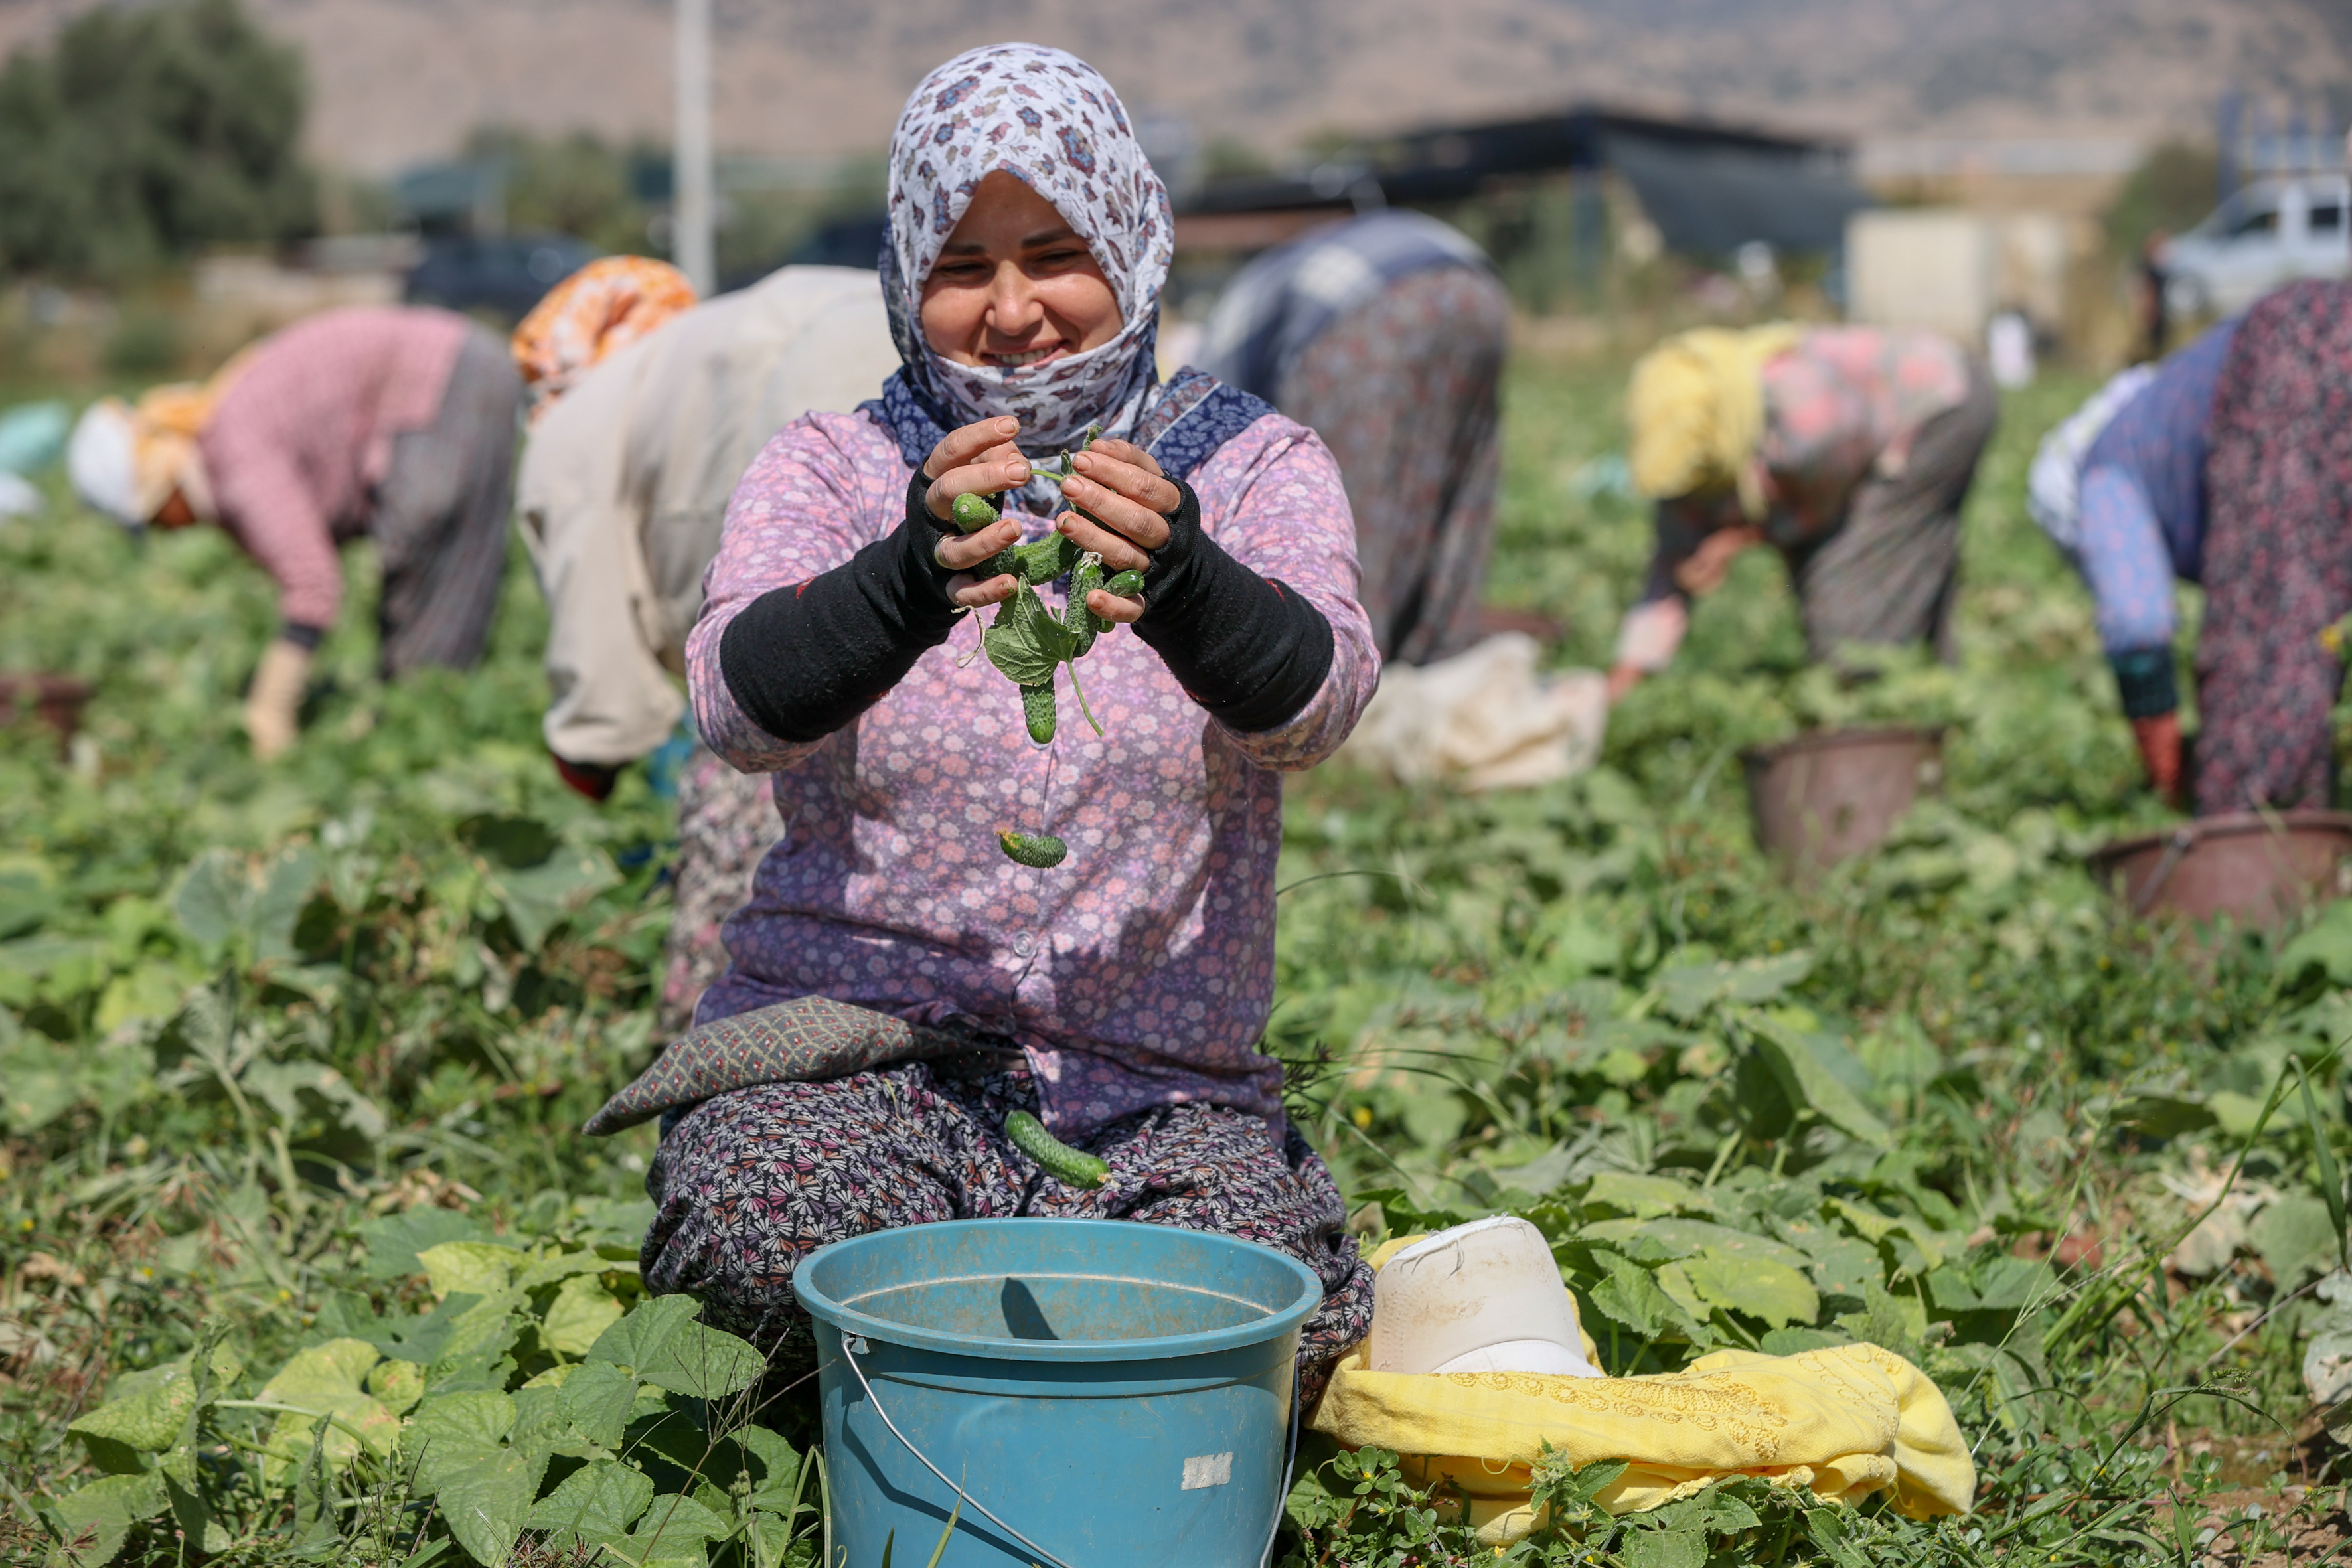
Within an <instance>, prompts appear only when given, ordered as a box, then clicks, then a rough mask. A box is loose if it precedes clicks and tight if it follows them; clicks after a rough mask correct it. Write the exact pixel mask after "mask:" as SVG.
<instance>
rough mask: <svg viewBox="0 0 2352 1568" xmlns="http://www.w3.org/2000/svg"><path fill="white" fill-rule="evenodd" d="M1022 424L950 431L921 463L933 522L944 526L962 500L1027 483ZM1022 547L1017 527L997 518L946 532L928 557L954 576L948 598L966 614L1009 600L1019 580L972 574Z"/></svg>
mask: <svg viewBox="0 0 2352 1568" xmlns="http://www.w3.org/2000/svg"><path fill="white" fill-rule="evenodd" d="M1020 434H1021V422H1020V421H1019V420H1017V419H1013V418H1011V417H1009V416H1008V417H1003V418H997V419H983V420H982V421H980V422H979V423H978V424H976V425H966V426H963V427H962V428H961V429H959V430H950V431H949V432H948V433H947V434H946V435H945V436H943V437H940V444H939V445H938V446H936V447H932V448H931V455H930V456H929V458H925V459H924V461H923V477H924V478H925V479H929V480H930V481H931V484H930V489H928V490H926V491H925V492H924V494H923V505H924V507H925V508H926V509H927V510H929V512H930V514H931V516H932V517H934V518H936V519H937V520H938V521H941V522H948V521H950V518H951V516H952V509H953V508H954V506H955V500H956V497H958V496H962V495H982V496H989V495H994V494H996V493H997V492H998V491H1000V490H1011V489H1020V488H1021V487H1022V486H1023V485H1025V484H1027V483H1028V482H1029V459H1028V458H1024V457H1023V456H1022V455H1021V448H1020V447H1017V446H1015V445H1014V444H1013V438H1014V437H1017V436H1019V435H1020ZM1020 542H1021V524H1020V522H1019V521H1017V520H1016V519H1014V518H1013V517H1010V516H1007V517H1001V518H998V519H997V520H996V521H994V522H992V523H990V524H989V525H988V526H987V527H986V528H983V529H982V530H981V531H979V532H977V533H952V532H951V533H950V534H948V535H947V536H946V537H945V538H943V539H941V540H940V542H939V547H938V549H937V550H936V551H934V552H933V555H932V558H933V559H934V560H936V561H937V562H939V563H940V565H942V566H944V567H946V568H947V569H948V570H949V571H950V572H953V573H954V574H955V575H954V576H952V577H950V578H949V579H948V596H949V597H950V599H952V600H954V601H955V602H956V603H957V604H958V605H961V606H962V607H963V608H965V609H969V610H976V609H980V608H982V606H984V605H1001V604H1003V602H1004V601H1005V600H1007V599H1009V598H1011V597H1013V590H1014V589H1015V588H1016V587H1017V586H1018V585H1019V581H1020V580H1019V579H1018V578H1016V577H1014V576H1013V574H1011V573H1009V572H1006V573H999V574H997V575H995V576H993V577H990V578H986V579H982V580H975V579H974V578H973V576H972V574H971V569H972V568H973V567H975V566H978V565H979V564H980V563H982V562H983V561H986V560H987V559H988V558H989V557H990V556H992V555H994V554H995V553H996V552H998V551H1000V550H1003V549H1005V548H1006V547H1008V546H1010V545H1014V544H1018V543H1020Z"/></svg>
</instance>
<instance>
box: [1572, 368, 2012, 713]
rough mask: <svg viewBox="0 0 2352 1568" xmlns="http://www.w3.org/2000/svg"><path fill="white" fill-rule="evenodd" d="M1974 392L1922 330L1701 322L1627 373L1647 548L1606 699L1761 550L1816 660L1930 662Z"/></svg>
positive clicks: (1937, 638) (1941, 613)
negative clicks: (1863, 648)
mask: <svg viewBox="0 0 2352 1568" xmlns="http://www.w3.org/2000/svg"><path fill="white" fill-rule="evenodd" d="M1997 412H1998V409H1997V405H1996V401H1995V397H1994V394H1993V389H1992V383H1991V380H1990V378H1989V377H1988V376H1987V375H1986V374H1985V372H1984V369H1983V367H1982V366H1981V365H1979V364H1978V363H1976V361H1975V360H1973V359H1972V358H1970V357H1969V355H1968V354H1967V353H1963V352H1962V351H1961V350H1960V349H1959V348H1958V347H1957V346H1955V345H1954V344H1952V343H1951V342H1948V341H1947V340H1946V339H1943V338H1940V337H1937V336H1936V335H1935V334H1933V333H1931V332H1919V331H1893V330H1889V329H1883V328H1875V327H1800V326H1794V325H1788V324H1781V325H1775V326H1766V327H1754V328H1749V329H1748V330H1746V331H1729V330H1725V329H1721V328H1712V327H1710V328H1702V329H1699V330H1697V331H1687V332H1683V333H1681V334H1679V335H1677V336H1675V337H1673V338H1669V339H1667V340H1666V342H1664V343H1662V344H1660V345H1659V346H1658V347H1657V348H1655V349H1653V350H1652V351H1651V352H1650V353H1648V354H1646V355H1644V356H1643V359H1642V361H1641V363H1639V364H1637V365H1635V366H1634V368H1633V387H1632V391H1631V395H1630V397H1629V400H1628V406H1627V410H1626V413H1627V418H1628V420H1629V422H1630V424H1631V425H1632V427H1633V429H1632V447H1631V451H1630V453H1629V462H1630V465H1631V467H1632V468H1633V484H1634V487H1635V488H1636V489H1639V490H1640V491H1641V492H1642V493H1643V494H1644V495H1647V496H1651V497H1654V498H1655V500H1656V501H1657V549H1656V552H1655V554H1654V556H1653V558H1652V561H1651V563H1650V571H1649V577H1648V580H1647V581H1646V582H1645V583H1644V584H1643V589H1642V596H1641V599H1640V601H1639V602H1638V603H1637V604H1636V605H1634V607H1633V609H1632V610H1630V611H1628V612H1627V613H1626V616H1625V619H1624V621H1623V623H1622V626H1621V627H1620V630H1619V634H1618V645H1617V656H1616V660H1615V663H1614V666H1613V668H1612V669H1611V671H1610V676H1609V688H1610V696H1611V699H1612V700H1617V699H1621V698H1622V697H1623V696H1624V695H1625V694H1626V693H1627V692H1628V691H1631V690H1632V689H1633V687H1634V686H1635V685H1637V684H1639V682H1640V681H1641V680H1642V679H1643V677H1644V676H1646V675H1650V674H1654V673H1656V672H1657V671H1659V670H1662V669H1664V668H1666V666H1667V664H1668V663H1669V662H1671V660H1672V659H1673V658H1674V655H1675V649H1676V648H1677V647H1680V646H1681V643H1682V639H1683V635H1684V633H1685V631H1686V630H1687V629H1688V627H1689V624H1690V602H1691V600H1693V599H1694V598H1697V597H1702V596H1704V595H1707V594H1710V593H1713V592H1714V591H1715V590H1716V588H1717V587H1719V586H1720V585H1721V584H1722V583H1723V580H1724V577H1725V574H1727V572H1728V571H1729V570H1730V566H1731V563H1732V561H1733V560H1734V558H1736V557H1737V556H1738V553H1739V552H1741V551H1742V550H1745V549H1747V548H1748V546H1750V545H1753V544H1770V545H1772V546H1773V547H1774V548H1775V549H1777V550H1779V551H1780V555H1781V558H1782V559H1783V560H1784V561H1785V562H1786V563H1788V567H1789V572H1790V578H1791V580H1792V583H1793V585H1794V587H1795V590H1796V595H1797V599H1798V603H1799V606H1800V609H1801V613H1802V615H1803V616H1804V622H1805V638H1806V641H1807V643H1808V644H1809V645H1810V647H1811V651H1812V655H1813V657H1814V658H1817V659H1827V658H1832V657H1833V656H1834V655H1835V653H1836V650H1837V649H1838V647H1840V646H1841V645H1843V644H1846V643H1862V644H1903V643H1916V642H1926V641H1932V642H1934V643H1935V644H1936V645H1937V647H1938V650H1939V651H1941V652H1943V653H1944V654H1946V656H1947V657H1948V655H1949V652H1950V649H1949V646H1948V640H1949V636H1950V629H1951V614H1952V605H1953V601H1954V598H1955V597H1956V593H1957V589H1958V580H1959V546H1960V505H1961V502H1962V501H1963V500H1966V499H1967V496H1968V491H1969V483H1970V481H1971V480H1973V479H1974V478H1975V476H1976V466H1977V459H1978V458H1979V456H1980V455H1981V454H1982V453H1983V451H1984V448H1985V444H1986V442H1988V441H1989V440H1990V439H1991V437H1992V428H1993V422H1994V418H1995V416H1996V414H1997Z"/></svg>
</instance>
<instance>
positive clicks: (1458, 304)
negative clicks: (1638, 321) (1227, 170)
mask: <svg viewBox="0 0 2352 1568" xmlns="http://www.w3.org/2000/svg"><path fill="white" fill-rule="evenodd" d="M1510 321H1511V302H1510V299H1509V296H1507V294H1505V293H1504V291H1503V286H1502V283H1501V282H1500V281H1499V280H1498V279H1496V277H1495V269H1494V268H1493V267H1492V265H1490V264H1489V263H1488V261H1487V260H1486V254H1485V253H1484V252H1483V251H1481V250H1480V249H1479V248H1478V247H1477V246H1475V244H1473V243H1471V240H1470V238H1469V237H1468V236H1466V235H1465V234H1463V233H1462V232H1461V231H1460V230H1458V229H1455V228H1453V227H1451V226H1447V225H1445V224H1442V223H1440V222H1438V221H1437V220H1436V219H1435V218H1433V217H1424V216H1422V215H1421V214H1419V213H1414V212H1404V211H1401V210H1393V209H1391V210H1386V211H1381V212H1376V213H1369V214H1366V215H1365V216H1361V217H1355V218H1349V219H1347V220H1345V221H1343V222H1340V223H1336V224H1332V225H1330V226H1328V227H1324V228H1319V229H1317V230H1315V231H1314V232H1312V233H1310V234H1308V235H1307V236H1305V237H1302V238H1300V239H1297V240H1295V241H1293V242H1292V243H1290V244H1288V245H1286V246H1281V247H1277V248H1276V249H1273V250H1269V251H1267V252H1266V253H1265V255H1263V256H1260V257H1259V258H1256V259H1255V260H1254V261H1252V262H1251V263H1250V264H1249V265H1248V266H1247V267H1244V268H1242V270H1241V271H1240V272H1239V273H1238V274H1237V275H1235V277H1234V280H1233V282H1232V283H1230V284H1228V285H1227V286H1226V288H1225V291H1224V293H1223V296H1222V297H1220V299H1219V300H1218V301H1217V309H1216V311H1215V313H1214V314H1213V315H1212V316H1211V317H1210V318H1209V324H1208V331H1207V340H1206V343H1205V345H1204V349H1203V353H1202V361H1201V368H1202V369H1203V370H1205V371H1207V372H1208V373H1209V374H1212V375H1213V376H1215V377H1217V379H1219V380H1220V381H1223V382H1224V383H1226V384H1229V385H1233V386H1238V387H1240V388H1241V389H1242V390H1243V391H1244V392H1247V393H1252V394H1255V395H1257V396H1259V397H1263V398H1265V400H1266V401H1267V402H1268V403H1271V404H1273V405H1275V406H1276V408H1279V409H1281V410H1282V411H1283V412H1284V413H1285V414H1287V415H1288V416H1291V417H1292V418H1293V419H1296V420H1297V421H1298V422H1299V423H1300V424H1301V425H1304V426H1307V428H1308V429H1310V430H1313V431H1314V432H1315V433H1316V434H1317V435H1318V436H1320V437H1323V443H1324V445H1325V446H1327V447H1330V448H1331V456H1332V457H1333V458H1337V459H1338V460H1339V472H1340V474H1341V475H1342V476H1343V477H1344V478H1345V479H1347V481H1348V505H1349V510H1352V511H1353V512H1354V513H1355V514H1356V559H1357V562H1358V563H1359V565H1360V567H1361V568H1362V571H1363V579H1364V585H1363V602H1364V611H1365V613H1366V614H1367V615H1369V616H1371V618H1372V635H1373V637H1376V638H1377V639H1379V642H1380V648H1381V661H1382V662H1383V663H1394V662H1402V663H1405V664H1412V665H1423V664H1428V663H1430V662H1431V661H1432V660H1434V659H1441V658H1450V657H1452V656H1453V655H1454V654H1458V653H1461V652H1464V651H1465V649H1467V648H1468V647H1470V646H1471V645H1472V644H1474V643H1475V642H1476V641H1477V640H1478V637H1479V631H1480V628H1479V615H1478V612H1479V601H1480V598H1481V596H1482V595H1483V592H1484V590H1485V588H1486V561H1487V557H1488V556H1489V555H1490V554H1491V553H1492V552H1493V550H1494V544H1495V487H1496V479H1497V477H1498V475H1499V472H1500V468H1501V457H1500V453H1501V441H1500V426H1499V424H1498V421H1497V417H1496V401H1497V399H1496V393H1497V389H1498V388H1499V387H1500V385H1501V384H1502V379H1503V352H1504V349H1505V346H1506V340H1507V336H1508V333H1509V328H1510Z"/></svg>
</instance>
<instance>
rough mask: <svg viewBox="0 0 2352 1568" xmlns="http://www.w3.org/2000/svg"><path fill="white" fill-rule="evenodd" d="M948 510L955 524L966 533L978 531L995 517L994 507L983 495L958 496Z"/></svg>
mask: <svg viewBox="0 0 2352 1568" xmlns="http://www.w3.org/2000/svg"><path fill="white" fill-rule="evenodd" d="M948 511H949V514H950V516H952V517H953V518H954V519H955V525H956V526H957V527H958V528H961V529H962V530H963V531H965V532H966V533H978V532H979V531H981V530H982V529H983V528H986V527H987V526H988V525H989V524H990V523H992V522H994V521H996V517H997V512H996V509H995V508H994V507H993V506H991V505H990V504H989V501H988V498H987V497H986V496H983V495H961V496H958V497H956V499H955V504H954V505H953V506H950V508H949V509H948Z"/></svg>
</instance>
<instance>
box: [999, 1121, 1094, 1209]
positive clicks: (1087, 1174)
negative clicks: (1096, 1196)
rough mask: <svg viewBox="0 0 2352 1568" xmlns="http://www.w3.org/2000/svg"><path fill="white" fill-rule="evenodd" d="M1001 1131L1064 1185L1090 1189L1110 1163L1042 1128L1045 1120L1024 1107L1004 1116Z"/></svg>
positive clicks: (1014, 1145)
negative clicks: (1086, 1152)
mask: <svg viewBox="0 0 2352 1568" xmlns="http://www.w3.org/2000/svg"><path fill="white" fill-rule="evenodd" d="M1004 1135H1005V1136H1006V1137H1007V1138H1010V1139H1011V1140H1013V1147H1014V1148H1015V1149H1018V1150H1020V1151H1021V1152H1023V1153H1024V1154H1026V1155H1028V1156H1029V1157H1030V1158H1031V1159H1032V1160H1034V1161H1036V1162H1037V1163H1038V1164H1039V1165H1041V1166H1043V1167H1044V1168H1045V1173H1046V1174H1047V1175H1049V1176H1052V1177H1054V1178H1055V1180H1057V1181H1059V1182H1061V1183H1062V1184H1063V1185H1065V1186H1071V1187H1084V1188H1087V1189H1089V1190H1091V1189H1093V1188H1095V1187H1099V1186H1101V1185H1102V1184H1103V1179H1104V1178H1105V1177H1107V1176H1108V1175H1109V1174H1110V1167H1109V1166H1108V1165H1107V1164H1105V1163H1103V1162H1101V1161H1100V1160H1097V1159H1096V1158H1095V1157H1094V1156H1093V1155H1092V1154H1082V1153H1080V1152H1078V1151H1077V1150H1076V1149H1073V1148H1071V1147H1070V1146H1069V1145H1068V1144H1067V1143H1065V1142H1062V1141H1061V1140H1060V1139H1059V1138H1056V1137H1055V1136H1054V1135H1053V1134H1052V1133H1051V1132H1048V1131H1045V1123H1044V1122H1042V1121H1038V1120H1037V1119H1036V1118H1035V1117H1034V1116H1032V1115H1030V1114H1029V1113H1028V1112H1027V1111H1025V1110H1016V1111H1014V1112H1013V1114H1012V1115H1010V1116H1008V1117H1006V1118H1005V1119H1004Z"/></svg>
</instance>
